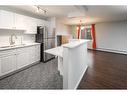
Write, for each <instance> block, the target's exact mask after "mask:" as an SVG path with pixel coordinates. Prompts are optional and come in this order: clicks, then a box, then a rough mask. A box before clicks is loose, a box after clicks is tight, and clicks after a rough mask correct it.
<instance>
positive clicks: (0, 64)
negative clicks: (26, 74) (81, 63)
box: [0, 45, 40, 76]
mask: <svg viewBox="0 0 127 95" xmlns="http://www.w3.org/2000/svg"><path fill="white" fill-rule="evenodd" d="M39 60H40V45H33V46H28V47H23V48H17V49H12V50H6V51H0V76H2V75H5V74H8V73H10V72H12V71H15V70H18V69H20V68H23V67H25V66H27V65H30V64H32V63H34V62H37V61H39Z"/></svg>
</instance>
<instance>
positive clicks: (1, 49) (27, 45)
mask: <svg viewBox="0 0 127 95" xmlns="http://www.w3.org/2000/svg"><path fill="white" fill-rule="evenodd" d="M34 45H40V43H29V44H26V45H23V46H16V47H9V48H0V51H5V50H10V49H17V48H24V47H29V46H34Z"/></svg>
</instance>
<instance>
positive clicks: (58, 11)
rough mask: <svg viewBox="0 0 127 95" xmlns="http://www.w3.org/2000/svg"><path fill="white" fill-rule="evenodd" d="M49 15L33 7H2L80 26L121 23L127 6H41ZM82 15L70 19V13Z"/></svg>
mask: <svg viewBox="0 0 127 95" xmlns="http://www.w3.org/2000/svg"><path fill="white" fill-rule="evenodd" d="M39 6H40V7H41V8H42V9H44V10H46V11H47V13H46V14H44V13H43V12H40V13H37V12H36V7H35V6H31V5H29V6H28V5H24V6H18V5H17V6H0V8H2V9H6V10H10V11H14V12H17V13H21V14H25V15H29V16H33V17H37V18H41V19H47V18H49V17H53V16H55V17H58V18H61V21H62V22H63V23H65V24H69V25H72V24H79V23H80V20H81V21H82V23H88V24H89V23H98V22H108V21H121V20H127V6H72V5H70V6H65V5H64V6H61V5H60V6H55V5H54V6H47V5H45V6H44V5H39ZM74 12H77V13H79V14H80V13H82V14H83V15H84V16H81V17H78V16H77V17H68V15H69V14H70V13H74Z"/></svg>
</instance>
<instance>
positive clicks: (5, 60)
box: [0, 54, 16, 75]
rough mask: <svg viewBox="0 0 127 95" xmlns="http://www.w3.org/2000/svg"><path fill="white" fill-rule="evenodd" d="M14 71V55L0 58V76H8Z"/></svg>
mask: <svg viewBox="0 0 127 95" xmlns="http://www.w3.org/2000/svg"><path fill="white" fill-rule="evenodd" d="M15 70H16V54H10V55H5V56H2V57H0V75H5V74H8V73H10V72H12V71H15Z"/></svg>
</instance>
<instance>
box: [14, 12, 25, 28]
mask: <svg viewBox="0 0 127 95" xmlns="http://www.w3.org/2000/svg"><path fill="white" fill-rule="evenodd" d="M25 20H26V19H25V16H23V15H20V14H16V13H15V14H14V26H15V27H16V29H23V30H25V28H26V27H25V24H24V23H25Z"/></svg>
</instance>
